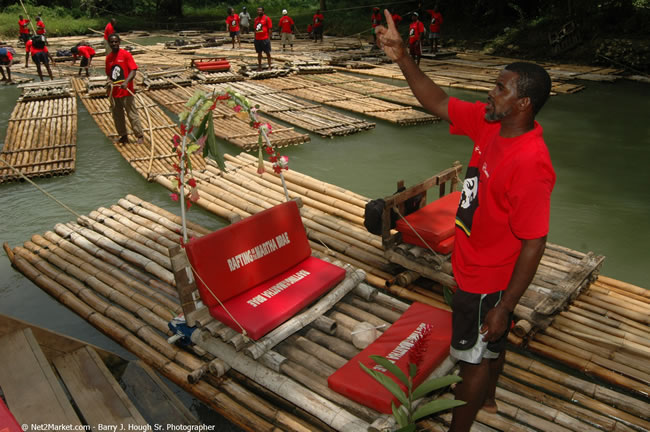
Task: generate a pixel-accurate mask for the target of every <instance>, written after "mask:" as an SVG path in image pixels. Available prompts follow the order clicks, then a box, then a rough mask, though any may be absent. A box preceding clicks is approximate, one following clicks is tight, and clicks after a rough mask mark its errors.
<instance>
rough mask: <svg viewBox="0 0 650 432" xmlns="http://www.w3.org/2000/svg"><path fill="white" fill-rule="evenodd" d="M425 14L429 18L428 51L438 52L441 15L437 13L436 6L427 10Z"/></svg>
mask: <svg viewBox="0 0 650 432" xmlns="http://www.w3.org/2000/svg"><path fill="white" fill-rule="evenodd" d="M427 13H428V14H429V16H431V23H430V24H429V51H430V52H432V53H436V52H438V41H439V40H440V29H441V27H442V14H441V13H440V12H439V11H438V6H437V5H436V6H434V7H433V9H428V10H427Z"/></svg>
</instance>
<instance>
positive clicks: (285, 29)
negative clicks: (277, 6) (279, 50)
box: [278, 15, 294, 33]
mask: <svg viewBox="0 0 650 432" xmlns="http://www.w3.org/2000/svg"><path fill="white" fill-rule="evenodd" d="M293 24H294V22H293V19H292V18H291V17H290V16H288V15H284V16H283V17H282V18H280V21H278V25H279V26H280V33H293V32H292V31H291V28H292V27H293Z"/></svg>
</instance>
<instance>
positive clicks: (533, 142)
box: [377, 12, 555, 432]
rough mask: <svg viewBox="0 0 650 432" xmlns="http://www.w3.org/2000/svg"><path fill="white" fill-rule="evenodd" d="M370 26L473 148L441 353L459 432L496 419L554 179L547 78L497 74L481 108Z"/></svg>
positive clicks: (533, 69) (391, 36)
mask: <svg viewBox="0 0 650 432" xmlns="http://www.w3.org/2000/svg"><path fill="white" fill-rule="evenodd" d="M386 16H387V19H386V20H387V22H388V28H385V27H383V26H382V27H379V28H377V38H378V41H379V44H380V46H381V47H383V49H384V51H385V52H386V55H387V56H388V57H389V58H390V59H391V60H393V61H394V62H396V63H397V65H398V66H399V67H400V69H401V70H402V72H403V73H404V76H405V78H406V80H407V82H408V84H409V86H410V87H411V90H412V91H413V93H414V95H415V96H416V97H417V99H418V100H419V101H422V105H423V107H424V108H425V109H426V110H427V111H429V112H431V113H432V114H435V115H437V116H438V117H440V118H442V119H444V120H446V121H448V122H449V123H450V124H451V126H450V132H451V133H453V134H460V135H467V136H468V137H469V138H470V139H471V140H472V141H473V142H474V148H473V151H472V156H471V159H470V162H469V165H468V168H467V174H466V176H465V180H464V182H463V193H462V196H461V198H460V202H459V205H458V211H457V213H456V234H455V247H454V251H453V255H452V268H453V273H454V277H455V278H456V282H457V284H458V287H457V289H456V292H455V293H454V297H453V305H454V307H453V312H452V342H451V349H450V354H451V355H452V356H454V357H456V358H457V359H458V360H459V364H460V375H461V377H462V378H463V381H462V382H461V383H460V384H459V385H457V386H456V389H455V397H456V399H459V400H463V401H466V402H467V403H466V404H465V405H463V406H460V407H456V408H454V410H453V416H452V422H451V427H450V429H449V430H450V431H452V432H465V431H469V430H470V428H471V427H472V423H473V422H474V419H475V418H476V414H477V412H478V410H479V409H481V408H483V409H485V410H486V411H489V412H496V410H497V406H496V401H495V390H496V383H497V380H498V377H499V375H500V373H501V371H502V369H503V364H504V361H505V343H506V340H507V335H508V330H509V325H510V323H511V320H512V313H513V310H514V308H515V306H516V305H517V303H518V302H519V299H520V298H521V295H522V294H523V293H524V291H525V290H526V288H528V285H529V284H530V282H531V281H532V279H533V277H534V276H535V272H536V271H537V266H538V265H539V262H540V260H541V258H542V255H543V254H544V247H545V245H546V237H547V234H548V230H549V218H550V199H551V192H552V190H553V186H554V185H555V172H554V170H553V166H552V164H551V159H550V156H549V152H548V149H547V147H546V144H545V142H544V138H543V135H542V127H541V126H540V125H539V123H537V122H536V121H535V116H536V115H537V113H538V112H539V110H540V109H541V108H542V106H543V105H544V103H545V102H546V101H547V100H548V98H549V95H550V91H551V78H550V77H549V75H548V73H547V72H546V71H545V70H544V68H542V67H541V66H538V65H536V64H533V63H525V62H516V63H511V64H509V65H508V66H506V67H505V68H504V69H503V70H502V71H501V72H500V73H499V76H498V78H497V80H496V84H495V87H494V88H493V89H492V90H491V91H490V92H489V93H488V98H487V103H485V102H476V103H469V102H463V101H460V100H458V99H456V98H453V97H449V96H448V95H447V93H445V91H444V90H442V89H441V88H440V87H439V86H437V85H436V84H435V83H434V82H433V81H432V80H431V79H430V78H429V77H428V76H426V75H425V74H424V73H423V72H422V71H421V70H420V68H419V67H418V66H417V64H416V63H415V62H414V61H413V60H412V59H411V58H410V57H409V56H408V55H407V54H406V52H405V50H404V46H403V42H402V40H401V38H400V36H399V33H398V32H397V29H396V28H395V24H394V23H393V21H392V19H391V18H390V15H389V14H388V12H386Z"/></svg>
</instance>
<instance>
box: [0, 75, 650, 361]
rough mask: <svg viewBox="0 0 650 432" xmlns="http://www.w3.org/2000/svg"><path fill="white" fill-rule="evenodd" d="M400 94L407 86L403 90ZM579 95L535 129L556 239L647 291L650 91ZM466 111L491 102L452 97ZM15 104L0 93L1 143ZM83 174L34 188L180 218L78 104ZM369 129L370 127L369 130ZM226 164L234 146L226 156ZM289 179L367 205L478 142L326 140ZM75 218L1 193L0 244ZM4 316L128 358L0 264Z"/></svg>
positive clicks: (15, 186) (80, 207)
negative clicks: (135, 202)
mask: <svg viewBox="0 0 650 432" xmlns="http://www.w3.org/2000/svg"><path fill="white" fill-rule="evenodd" d="M396 84H399V85H403V83H400V82H396ZM585 84H586V86H587V88H586V89H585V90H583V91H581V92H579V93H577V94H573V95H559V96H554V97H552V98H551V100H550V101H549V102H548V103H547V105H546V106H545V107H544V109H543V110H542V112H541V113H540V115H539V116H538V121H539V122H540V123H541V125H542V127H543V128H544V137H545V139H546V142H547V144H548V147H549V149H550V153H551V158H552V161H553V165H554V167H555V170H556V173H557V183H556V186H555V190H554V192H553V196H552V211H551V230H550V234H549V240H550V241H552V242H554V243H558V244H560V245H563V246H566V247H569V248H573V249H577V250H580V251H583V252H586V251H593V252H595V253H596V254H601V255H605V256H606V257H607V258H606V260H605V263H604V266H603V268H602V270H601V273H602V274H604V275H607V276H611V277H614V278H617V279H620V280H623V281H626V282H630V283H633V284H637V285H640V286H642V287H645V288H650V275H649V272H648V269H647V268H646V266H647V265H648V262H647V260H648V258H650V254H649V253H648V252H649V244H650V174H649V173H648V167H647V164H648V163H649V162H650V115H649V113H650V98H649V96H650V86H648V85H644V84H639V83H633V82H629V81H625V80H621V81H620V82H617V83H614V84H602V83H594V82H586V83H585ZM450 93H451V94H452V95H454V96H457V97H460V98H463V99H467V100H477V99H479V100H485V98H486V94H485V93H478V92H469V91H455V90H451V91H450ZM18 96H19V89H17V88H16V87H14V86H10V87H2V88H0V107H1V108H0V137H2V140H1V141H0V142H4V136H5V131H6V128H7V123H8V122H7V120H8V119H9V116H10V114H11V111H12V109H13V107H14V105H15V102H16V99H17V97H18ZM78 106H79V122H78V128H79V131H78V136H77V144H78V147H77V166H76V172H75V173H74V174H72V175H70V176H66V177H54V178H50V179H37V180H36V183H37V184H38V185H39V186H41V187H42V188H45V189H46V190H47V191H48V192H50V193H51V194H53V195H55V196H56V197H57V198H58V199H59V200H61V201H63V202H64V203H66V204H67V205H68V206H70V207H71V208H73V209H74V210H75V211H76V212H77V213H80V214H87V213H88V212H90V211H91V210H94V209H96V208H98V207H100V206H110V205H112V204H114V203H116V202H117V200H118V199H120V198H121V197H124V196H125V195H126V194H129V193H130V194H134V195H137V196H139V197H140V198H143V199H145V200H148V201H150V202H152V203H154V204H156V205H158V206H161V207H163V208H166V209H168V210H170V211H174V212H176V213H178V212H179V210H178V206H177V204H176V203H174V202H172V201H171V200H170V199H169V196H168V195H169V194H168V192H167V191H166V190H165V189H163V188H162V187H161V186H159V185H157V184H155V183H153V184H152V183H148V182H147V181H146V180H145V179H144V178H142V177H141V176H140V175H139V174H137V173H136V172H135V170H133V169H132V168H131V166H130V165H128V164H127V162H126V161H125V160H124V159H123V158H122V157H121V156H120V154H119V153H118V152H117V150H116V149H115V148H114V147H113V145H112V144H111V143H110V142H109V140H108V139H107V138H106V137H105V136H104V135H103V134H102V133H101V131H100V130H99V128H98V127H97V125H96V124H95V122H94V121H93V120H92V118H91V116H90V115H89V114H88V112H87V111H86V109H85V108H84V106H83V104H82V103H81V102H79V103H78ZM368 120H370V121H373V120H372V119H368ZM225 147H226V149H227V151H228V152H230V153H233V154H235V153H237V152H238V150H237V149H236V148H235V147H232V146H229V145H225ZM281 152H282V154H286V155H288V156H289V157H290V168H291V169H294V170H297V171H300V172H302V173H305V174H308V175H310V176H313V177H315V178H317V179H320V180H323V181H326V182H330V183H333V184H336V185H339V186H341V187H344V188H347V189H350V190H352V191H355V192H357V193H360V194H362V195H365V196H368V197H370V198H377V197H382V196H385V195H389V194H391V193H392V192H394V189H395V182H396V180H398V179H404V180H406V183H407V185H412V184H414V183H416V182H418V181H420V180H423V179H425V178H427V177H429V176H431V175H433V174H434V173H436V172H439V171H441V170H443V169H445V168H447V167H449V166H450V165H451V163H452V162H454V161H456V160H458V161H460V162H461V163H463V165H465V164H466V163H467V161H468V159H469V156H470V152H471V142H470V141H469V139H467V138H464V137H456V136H451V135H450V134H449V132H448V126H447V125H446V124H444V123H439V124H434V125H424V126H416V127H397V126H394V125H392V124H389V123H387V122H382V121H377V127H376V128H375V129H374V130H371V131H368V132H363V133H359V134H356V135H352V136H348V137H339V138H335V139H321V138H319V137H317V136H312V141H311V142H310V143H307V144H304V145H300V146H296V147H293V148H288V149H282V151H281ZM189 217H190V219H191V220H194V221H196V222H199V223H201V224H203V225H204V226H207V227H209V228H212V229H216V228H218V227H220V226H223V225H224V221H222V220H219V219H218V218H216V217H215V216H213V215H212V214H210V213H207V212H205V211H203V210H202V209H198V208H196V207H193V208H192V210H191V211H190V212H189ZM74 219H75V218H74V216H73V215H72V214H70V213H69V212H68V211H66V210H65V209H63V208H62V207H61V206H59V205H58V204H56V203H55V202H54V201H52V200H50V199H49V198H47V197H46V196H45V195H44V194H43V193H41V192H40V191H38V190H37V189H36V188H34V187H33V186H32V185H30V184H28V183H26V182H25V183H7V184H0V222H1V225H0V241H2V242H5V241H6V242H9V244H10V245H11V246H12V247H13V246H16V245H20V244H22V243H23V242H24V241H26V240H28V239H29V238H30V237H31V236H32V235H33V234H42V233H44V232H45V231H47V230H51V229H52V228H53V227H54V225H55V224H56V223H59V222H66V221H72V220H74ZM0 313H6V314H9V315H12V316H15V317H18V318H21V319H24V320H27V321H29V322H32V323H34V324H38V325H41V326H44V327H47V328H50V329H53V330H56V331H59V332H62V333H65V334H68V335H72V336H75V337H78V338H80V339H82V340H86V341H89V342H92V343H95V344H97V345H99V346H102V347H105V348H108V349H111V350H113V351H116V352H119V353H122V354H125V355H127V356H130V355H129V354H128V353H125V351H124V350H122V349H121V348H120V347H119V346H117V345H116V344H115V343H114V342H113V341H111V340H110V339H108V338H107V337H105V336H103V335H102V334H101V333H99V332H98V331H97V330H95V329H94V328H93V327H91V326H90V325H89V324H87V323H86V322H85V321H84V320H83V319H81V318H79V317H78V316H77V315H75V314H74V313H73V312H70V311H69V310H67V309H66V308H65V307H64V306H62V305H61V304H59V303H58V302H57V301H55V300H53V299H52V298H50V297H49V296H48V295H47V294H46V293H45V292H43V291H41V290H40V289H39V288H38V287H36V286H35V285H34V284H33V283H32V282H30V281H29V280H28V279H26V278H25V277H23V276H22V275H21V274H20V273H19V272H17V271H16V270H14V269H13V268H12V267H11V266H10V264H9V260H8V259H7V258H6V257H5V256H4V254H3V256H2V258H1V259H0Z"/></svg>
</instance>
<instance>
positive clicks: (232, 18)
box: [226, 8, 241, 49]
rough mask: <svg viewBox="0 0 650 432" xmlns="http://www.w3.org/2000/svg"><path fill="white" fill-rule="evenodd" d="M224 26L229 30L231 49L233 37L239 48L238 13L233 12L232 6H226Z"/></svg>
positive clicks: (233, 46) (233, 42)
mask: <svg viewBox="0 0 650 432" xmlns="http://www.w3.org/2000/svg"><path fill="white" fill-rule="evenodd" d="M226 28H227V29H228V31H229V32H230V37H231V38H232V49H235V39H237V43H238V44H239V48H241V40H240V39H239V32H240V30H239V14H237V13H235V10H234V9H233V8H228V16H227V17H226Z"/></svg>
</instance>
